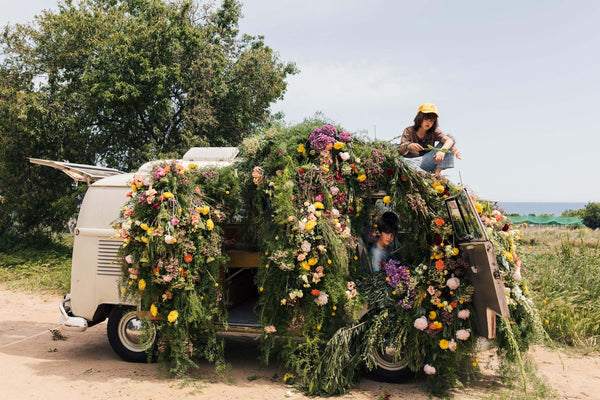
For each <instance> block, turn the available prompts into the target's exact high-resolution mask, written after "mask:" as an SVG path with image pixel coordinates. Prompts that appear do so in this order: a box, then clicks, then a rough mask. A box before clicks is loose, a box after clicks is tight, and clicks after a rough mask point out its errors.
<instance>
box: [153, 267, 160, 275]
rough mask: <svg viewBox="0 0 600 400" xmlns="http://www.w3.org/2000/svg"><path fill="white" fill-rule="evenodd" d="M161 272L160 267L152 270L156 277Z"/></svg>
mask: <svg viewBox="0 0 600 400" xmlns="http://www.w3.org/2000/svg"><path fill="white" fill-rule="evenodd" d="M159 271H160V269H159V268H158V267H156V268H154V269H153V270H152V272H153V273H154V275H158V272H159Z"/></svg>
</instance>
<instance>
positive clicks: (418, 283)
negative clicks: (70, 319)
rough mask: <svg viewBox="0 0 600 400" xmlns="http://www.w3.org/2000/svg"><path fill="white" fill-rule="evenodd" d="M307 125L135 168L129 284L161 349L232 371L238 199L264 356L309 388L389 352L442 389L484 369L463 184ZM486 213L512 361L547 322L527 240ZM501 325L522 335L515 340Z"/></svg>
mask: <svg viewBox="0 0 600 400" xmlns="http://www.w3.org/2000/svg"><path fill="white" fill-rule="evenodd" d="M302 128H303V129H297V128H292V129H288V130H277V129H273V130H271V131H268V132H266V133H265V134H263V135H260V136H253V137H250V138H248V139H246V140H245V141H244V143H243V144H242V146H241V151H242V161H239V162H237V163H234V164H233V165H231V166H230V167H227V168H224V169H219V170H217V169H200V168H198V167H197V166H195V165H194V164H189V165H185V166H184V165H181V164H177V163H173V164H170V165H161V166H157V167H156V168H155V169H154V170H153V171H152V174H151V175H149V176H143V175H136V176H135V177H134V179H133V181H132V194H131V199H130V201H129V202H128V204H127V205H126V206H125V207H124V209H123V212H122V222H121V223H120V224H119V225H118V232H119V235H120V236H121V237H122V238H123V240H124V245H123V248H122V250H121V253H120V254H121V264H122V266H123V272H124V276H125V278H124V284H123V291H124V294H125V295H129V296H139V298H140V301H141V308H142V310H143V311H147V312H148V315H150V318H151V319H153V320H155V323H156V325H157V326H158V338H159V339H158V344H157V352H158V355H159V359H160V360H164V361H166V362H167V363H168V364H169V365H171V368H172V370H174V371H176V372H183V371H185V369H186V368H188V367H190V366H194V365H195V361H194V360H195V359H196V358H197V357H204V358H206V359H209V360H211V361H216V362H217V364H218V365H223V352H222V344H221V343H220V342H219V341H218V340H217V339H216V336H215V332H216V330H217V327H216V324H220V325H221V326H223V327H226V317H227V315H226V314H227V312H226V308H225V306H224V303H223V296H224V293H223V291H222V286H221V285H220V277H221V276H224V275H223V274H224V271H225V268H226V261H227V256H226V255H225V253H224V252H223V248H222V245H223V242H224V240H225V239H227V238H226V237H224V235H223V232H224V231H223V226H224V225H225V224H226V223H227V222H228V221H229V222H230V221H233V220H234V218H238V219H237V220H239V215H238V214H239V212H241V211H242V209H243V211H244V213H245V214H244V221H245V224H246V225H247V226H248V229H249V230H250V232H251V235H250V237H251V238H252V243H251V244H252V246H253V247H254V248H256V249H257V251H258V252H259V255H260V258H259V265H258V266H257V267H258V270H257V273H256V275H255V279H254V280H255V285H256V290H257V293H258V304H257V307H256V310H257V314H258V317H259V320H260V323H261V325H262V327H263V330H262V332H263V333H262V335H261V338H262V350H263V354H264V358H265V360H266V361H268V359H269V357H270V356H271V355H272V354H273V353H274V352H276V353H278V354H279V355H280V356H281V358H282V359H283V364H284V365H285V366H286V367H287V368H289V369H291V370H292V372H293V373H294V374H295V375H296V377H297V378H298V379H297V383H298V385H300V387H302V388H303V389H304V390H305V392H306V393H308V394H327V395H332V394H340V393H343V392H345V391H347V390H348V389H349V388H350V387H351V386H352V384H353V383H354V381H355V379H356V377H357V376H358V372H359V371H360V370H361V369H362V368H366V369H373V368H377V367H378V358H377V354H378V352H383V351H384V350H385V349H390V348H391V349H393V359H394V360H395V361H397V362H403V363H405V365H406V368H407V369H410V370H412V371H413V372H416V373H420V374H425V375H426V376H427V378H428V383H429V384H430V388H431V390H432V391H433V392H434V393H443V392H444V391H445V390H447V389H448V388H449V387H452V386H455V385H456V384H457V383H458V382H459V380H460V379H464V378H465V377H469V376H473V375H474V374H476V372H477V369H478V365H477V364H478V361H477V359H476V352H475V344H476V337H477V327H476V323H475V317H476V316H475V312H474V308H473V305H472V298H473V292H474V288H473V286H472V284H471V283H470V282H469V280H468V277H467V270H468V269H469V268H470V266H469V263H468V261H467V260H466V258H465V255H464V254H461V253H460V251H459V249H458V247H459V246H458V244H457V243H455V239H454V235H453V230H452V226H451V224H450V222H449V220H448V216H447V211H446V208H445V206H444V199H445V198H446V197H448V196H452V195H454V194H456V193H458V191H459V190H460V188H458V187H455V186H454V185H452V184H451V183H450V182H449V181H448V180H447V179H446V178H445V177H443V176H441V175H433V174H426V173H423V172H416V171H414V170H412V169H410V168H409V167H408V166H407V165H406V164H405V163H403V162H402V160H400V159H399V156H398V153H397V150H396V149H395V147H394V146H392V145H390V144H387V143H380V142H376V143H373V142H369V141H363V140H358V139H356V138H352V136H351V135H350V134H349V133H348V132H345V131H343V130H339V129H338V128H336V127H335V126H333V125H330V124H322V123H320V124H318V125H316V124H315V125H312V126H311V125H310V123H307V124H304V125H303V126H302ZM476 207H478V211H479V212H480V214H481V215H482V220H483V222H484V223H485V224H486V227H487V230H488V235H489V236H490V237H491V238H492V239H493V242H494V246H495V248H496V253H497V255H498V264H499V265H500V266H501V269H502V272H503V278H504V281H505V284H506V288H507V293H506V295H507V296H508V299H509V306H510V311H511V316H512V320H511V324H499V326H500V329H499V335H498V338H499V339H498V343H499V344H500V346H501V348H503V349H507V350H506V351H507V353H506V354H507V355H508V356H509V357H510V358H513V359H515V354H516V353H515V351H523V350H525V349H526V348H527V346H528V345H529V343H530V342H531V341H532V340H533V339H534V338H535V337H536V334H537V333H539V329H541V328H540V327H541V325H540V324H539V318H537V313H536V310H535V307H534V306H533V303H532V302H531V301H530V300H529V299H528V297H527V294H526V287H521V286H520V279H521V276H520V274H521V264H520V260H519V258H518V256H517V249H516V243H517V241H518V236H519V235H518V232H517V231H514V230H512V229H511V228H510V226H508V225H506V226H505V221H504V222H503V217H502V215H501V214H499V213H497V212H492V209H491V206H490V205H489V204H485V203H484V202H478V203H476ZM484 208H486V209H485V210H484ZM385 211H392V212H394V213H395V214H396V215H398V217H399V220H400V227H401V232H400V233H399V234H398V242H399V248H398V251H396V252H395V253H394V256H393V257H392V259H391V260H390V261H389V262H387V264H385V265H384V266H383V268H382V270H381V271H380V272H376V273H371V272H370V271H369V268H368V260H365V259H364V257H360V255H361V254H360V250H361V249H364V247H365V246H368V245H369V244H370V243H373V242H374V241H375V240H376V233H375V232H376V229H375V228H376V222H377V220H378V219H379V216H380V215H381V214H382V213H383V212H385ZM536 318H537V319H536ZM507 327H508V328H507ZM505 329H513V330H514V332H511V335H510V340H513V339H515V340H516V341H517V343H518V346H517V347H518V349H515V346H513V345H510V346H508V343H507V340H508V339H507V337H508V336H507V335H505V334H504V333H503V330H505ZM511 343H512V342H511Z"/></svg>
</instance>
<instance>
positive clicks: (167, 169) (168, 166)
mask: <svg viewBox="0 0 600 400" xmlns="http://www.w3.org/2000/svg"><path fill="white" fill-rule="evenodd" d="M170 170H171V166H170V165H167V166H166V167H165V175H166V174H168V173H169V171H170Z"/></svg>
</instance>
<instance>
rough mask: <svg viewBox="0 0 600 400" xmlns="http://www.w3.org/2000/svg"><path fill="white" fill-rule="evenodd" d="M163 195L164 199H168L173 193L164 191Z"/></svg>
mask: <svg viewBox="0 0 600 400" xmlns="http://www.w3.org/2000/svg"><path fill="white" fill-rule="evenodd" d="M163 196H164V198H165V199H170V198H171V197H173V196H174V194H173V193H171V192H164V193H163Z"/></svg>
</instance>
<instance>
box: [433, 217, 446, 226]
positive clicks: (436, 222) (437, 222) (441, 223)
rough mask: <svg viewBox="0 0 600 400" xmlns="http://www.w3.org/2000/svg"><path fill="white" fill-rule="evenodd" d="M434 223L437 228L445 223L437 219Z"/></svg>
mask: <svg viewBox="0 0 600 400" xmlns="http://www.w3.org/2000/svg"><path fill="white" fill-rule="evenodd" d="M434 222H435V224H436V225H437V226H442V225H444V222H446V221H444V220H443V219H441V218H437V219H436V220H435V221H434Z"/></svg>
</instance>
